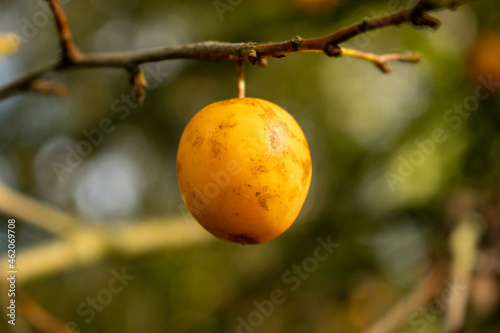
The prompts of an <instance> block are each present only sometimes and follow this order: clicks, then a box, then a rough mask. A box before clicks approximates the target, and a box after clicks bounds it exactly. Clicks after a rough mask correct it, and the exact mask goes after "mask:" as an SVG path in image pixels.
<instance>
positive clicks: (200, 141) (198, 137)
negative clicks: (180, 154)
mask: <svg viewBox="0 0 500 333" xmlns="http://www.w3.org/2000/svg"><path fill="white" fill-rule="evenodd" d="M202 144H203V137H202V136H201V135H198V136H197V137H196V139H195V140H194V142H193V146H198V145H202Z"/></svg>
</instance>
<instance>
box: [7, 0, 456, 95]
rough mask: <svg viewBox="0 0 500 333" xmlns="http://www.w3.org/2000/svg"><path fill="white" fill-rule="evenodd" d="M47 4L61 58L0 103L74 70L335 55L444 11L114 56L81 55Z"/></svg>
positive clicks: (62, 18)
mask: <svg viewBox="0 0 500 333" xmlns="http://www.w3.org/2000/svg"><path fill="white" fill-rule="evenodd" d="M47 1H49V3H50V4H51V8H52V10H53V12H54V18H55V20H56V23H57V27H58V31H59V35H60V39H61V47H62V49H63V50H62V52H63V57H62V59H60V60H59V61H58V62H57V63H56V64H55V65H54V64H51V65H48V66H46V67H44V68H42V69H40V70H38V71H36V72H34V73H31V74H29V75H27V76H25V77H23V78H20V79H18V80H17V81H14V82H12V83H10V84H8V85H6V86H4V87H3V88H1V89H0V100H1V99H4V98H6V97H8V96H10V95H11V94H13V93H16V92H19V91H23V90H26V89H27V88H29V83H30V82H31V81H32V80H34V79H36V78H38V77H40V76H41V75H43V74H46V73H49V72H54V71H59V70H64V69H75V68H103V67H105V68H124V69H127V68H130V67H131V66H132V65H139V64H143V63H148V62H156V61H162V60H171V59H197V60H211V61H215V60H241V61H248V62H251V63H252V64H257V63H258V64H262V63H264V60H265V58H268V57H274V58H282V57H284V56H285V55H286V54H287V53H294V52H301V51H307V50H318V51H322V52H323V53H325V54H326V55H328V56H332V57H338V56H341V54H342V53H341V50H340V47H339V44H340V43H343V42H345V41H348V40H349V39H351V38H353V37H356V36H358V35H360V34H363V33H365V32H367V31H371V30H375V29H380V28H383V27H387V26H397V25H400V24H403V23H411V24H413V25H415V26H423V27H429V28H431V29H436V28H437V27H438V26H439V23H440V22H439V20H437V19H436V18H434V17H432V16H430V15H429V14H428V13H427V12H428V11H435V10H439V9H443V8H447V6H444V5H436V4H434V2H432V3H433V5H432V6H430V5H427V3H428V2H429V0H425V1H424V0H421V1H420V2H418V3H417V4H416V5H415V6H414V7H412V8H409V9H404V10H401V11H399V12H396V13H393V14H388V15H385V16H381V17H377V18H372V19H366V20H364V21H362V22H361V23H358V24H355V25H352V26H349V27H345V28H342V29H339V30H338V31H336V32H333V33H332V34H330V35H327V36H324V37H318V38H309V39H303V38H301V37H299V36H295V37H294V38H292V39H291V40H288V41H284V42H279V43H266V44H257V43H222V42H214V41H209V42H201V43H194V44H187V45H179V46H167V47H161V48H154V49H147V50H140V51H129V52H119V53H95V54H82V53H80V51H79V49H78V47H77V46H76V44H75V43H74V41H73V38H72V35H71V31H70V29H69V26H68V21H67V18H66V15H65V14H64V12H63V10H62V8H61V6H60V5H59V4H58V2H57V0H47Z"/></svg>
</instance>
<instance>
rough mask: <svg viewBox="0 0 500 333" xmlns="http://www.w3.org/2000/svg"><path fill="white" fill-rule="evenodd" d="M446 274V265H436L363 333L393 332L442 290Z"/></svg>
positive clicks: (441, 263)
mask: <svg viewBox="0 0 500 333" xmlns="http://www.w3.org/2000/svg"><path fill="white" fill-rule="evenodd" d="M446 273H447V263H445V262H439V263H438V264H436V266H435V267H434V268H433V269H432V270H431V271H430V272H429V273H428V274H427V275H426V276H425V277H424V278H423V279H422V280H421V281H420V283H419V285H418V286H417V287H416V288H415V289H414V290H413V292H412V293H411V294H409V295H408V296H407V297H405V298H403V299H402V300H400V301H399V302H398V303H397V304H395V305H394V307H392V308H391V309H390V310H389V311H387V313H386V314H384V315H383V316H382V317H381V318H380V319H379V320H377V322H375V323H374V324H373V325H372V326H371V327H370V328H368V329H367V330H366V331H365V333H389V332H395V331H396V330H397V329H398V328H400V327H401V326H402V325H403V324H404V323H405V322H407V321H408V320H409V317H410V316H411V315H412V313H415V312H416V311H417V310H418V309H419V308H420V307H422V306H425V305H426V304H427V303H429V302H430V301H431V300H432V298H433V297H434V295H435V293H436V291H438V290H439V289H441V288H442V284H443V282H444V279H445V278H446Z"/></svg>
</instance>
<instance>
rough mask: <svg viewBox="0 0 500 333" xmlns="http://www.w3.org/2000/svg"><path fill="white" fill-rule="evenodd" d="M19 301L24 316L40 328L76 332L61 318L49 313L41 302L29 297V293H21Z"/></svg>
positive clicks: (48, 332)
mask: <svg viewBox="0 0 500 333" xmlns="http://www.w3.org/2000/svg"><path fill="white" fill-rule="evenodd" d="M18 302H19V305H18V306H19V308H20V310H21V313H22V315H23V318H24V319H26V320H27V321H28V322H29V323H30V324H31V325H33V326H34V327H36V328H37V329H38V330H40V331H42V332H47V333H54V332H65V333H75V331H74V330H72V329H71V328H70V327H67V326H66V324H65V323H64V322H63V321H62V320H61V319H59V318H57V317H55V316H54V315H53V314H51V313H49V312H48V311H47V310H46V309H44V308H43V307H42V306H41V305H40V304H38V303H37V302H35V301H34V300H33V299H31V298H29V297H28V296H27V295H21V296H20V297H19V301H18Z"/></svg>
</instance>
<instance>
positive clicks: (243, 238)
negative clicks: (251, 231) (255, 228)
mask: <svg viewBox="0 0 500 333" xmlns="http://www.w3.org/2000/svg"><path fill="white" fill-rule="evenodd" d="M228 239H229V240H230V241H233V242H236V243H241V244H258V243H259V239H258V238H257V237H253V236H249V235H245V234H239V235H230V236H229V237H228Z"/></svg>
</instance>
